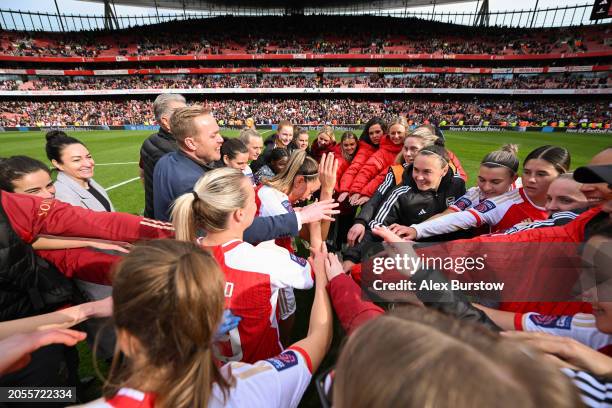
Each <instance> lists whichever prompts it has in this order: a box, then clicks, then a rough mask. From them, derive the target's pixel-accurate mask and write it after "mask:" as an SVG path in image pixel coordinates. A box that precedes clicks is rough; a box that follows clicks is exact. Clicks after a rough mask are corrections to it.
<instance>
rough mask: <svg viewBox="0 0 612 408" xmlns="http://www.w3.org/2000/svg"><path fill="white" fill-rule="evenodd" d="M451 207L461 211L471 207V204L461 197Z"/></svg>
mask: <svg viewBox="0 0 612 408" xmlns="http://www.w3.org/2000/svg"><path fill="white" fill-rule="evenodd" d="M453 205H454V206H455V207H457V208H458V209H460V210H461V211H463V210H465V209H466V208H469V207H470V206H471V205H472V202H471V201H470V200H468V199H467V198H465V197H461V198H460V199H458V200H457V201H455V202H454V204H453Z"/></svg>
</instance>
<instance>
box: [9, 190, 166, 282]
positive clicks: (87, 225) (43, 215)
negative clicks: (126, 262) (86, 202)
mask: <svg viewBox="0 0 612 408" xmlns="http://www.w3.org/2000/svg"><path fill="white" fill-rule="evenodd" d="M1 197H2V198H1V205H2V207H3V208H4V211H5V212H6V215H7V217H8V219H9V222H10V223H11V226H12V227H13V229H14V230H15V232H16V233H17V235H19V237H20V238H21V239H22V240H23V241H24V242H26V243H28V244H31V243H32V242H33V241H34V240H35V239H36V237H38V236H39V235H41V234H47V235H55V236H64V237H82V238H97V239H106V240H112V241H125V242H136V241H138V240H140V239H154V238H170V237H173V236H174V229H173V228H172V225H171V224H168V223H165V222H160V221H155V220H150V219H147V218H143V217H139V216H136V215H131V214H124V213H117V212H96V211H91V210H87V209H84V208H81V207H75V206H72V205H70V204H66V203H63V202H61V201H58V200H52V199H42V198H40V197H36V196H32V195H25V194H15V193H8V192H5V191H3V192H2V195H1ZM37 254H38V255H40V256H41V257H43V258H44V259H46V260H48V261H49V262H52V263H53V264H54V265H56V266H57V268H58V269H59V270H60V271H61V272H62V273H64V274H65V275H66V276H68V277H72V276H75V277H79V278H84V279H85V280H88V281H92V282H94V283H102V284H104V283H106V284H108V283H110V282H108V278H107V276H108V270H109V269H110V267H111V266H112V264H113V263H114V262H116V261H117V260H118V259H119V257H117V256H114V255H109V254H105V253H101V252H97V251H93V250H91V249H89V248H77V249H67V250H54V251H37ZM83 274H85V275H86V276H83Z"/></svg>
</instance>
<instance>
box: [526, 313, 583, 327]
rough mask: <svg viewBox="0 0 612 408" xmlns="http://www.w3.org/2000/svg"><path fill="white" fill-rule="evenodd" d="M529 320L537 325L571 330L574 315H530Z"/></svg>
mask: <svg viewBox="0 0 612 408" xmlns="http://www.w3.org/2000/svg"><path fill="white" fill-rule="evenodd" d="M529 320H531V321H532V322H533V324H535V325H536V326H540V327H548V328H551V329H564V330H569V329H570V328H571V326H572V316H545V315H529Z"/></svg>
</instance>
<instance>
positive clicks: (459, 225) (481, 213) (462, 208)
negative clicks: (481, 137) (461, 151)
mask: <svg viewBox="0 0 612 408" xmlns="http://www.w3.org/2000/svg"><path fill="white" fill-rule="evenodd" d="M509 146H510V147H511V146H512V145H509ZM510 147H508V145H507V146H504V148H505V149H506V150H500V151H496V152H492V153H490V154H489V155H487V156H486V157H485V158H484V159H483V161H482V163H481V167H480V173H481V174H482V173H483V171H491V170H493V171H499V172H500V175H501V176H504V174H503V173H502V172H504V171H505V173H507V174H506V176H505V178H506V179H508V177H510V178H511V180H512V181H511V182H510V183H508V184H507V185H506V186H507V189H506V191H507V192H505V191H496V192H494V193H492V191H493V190H489V189H487V190H485V188H483V186H484V180H483V179H482V178H481V177H479V180H478V182H479V189H478V190H474V189H471V191H470V192H468V194H466V195H464V196H463V197H461V198H460V199H458V200H456V201H455V203H454V204H453V206H451V207H450V209H449V213H447V214H446V215H442V216H439V217H432V218H431V219H429V220H427V221H424V222H421V223H420V224H413V225H411V226H410V227H401V226H394V228H392V231H393V232H395V233H396V234H398V233H399V235H401V236H402V237H404V238H405V239H409V240H415V239H425V238H429V237H433V236H436V235H443V234H449V233H452V232H455V231H459V230H465V229H469V228H474V227H481V226H487V227H488V230H487V231H481V232H482V233H491V232H493V233H496V232H503V231H505V230H507V229H508V228H511V227H513V226H514V225H516V224H518V223H520V222H531V221H538V220H544V219H546V218H547V217H548V214H547V212H546V209H545V208H544V205H545V203H546V193H547V191H548V187H549V186H550V183H551V182H552V181H553V180H554V179H555V178H556V177H558V176H559V175H561V174H563V173H565V172H567V170H568V169H569V165H570V158H569V152H568V151H567V150H566V149H564V148H562V147H555V146H542V147H539V148H537V149H535V150H533V151H532V152H530V153H529V154H528V155H527V158H526V160H525V163H524V166H523V178H522V179H521V183H522V184H523V186H521V187H519V188H516V189H512V190H510V191H508V189H510V188H511V186H512V183H514V181H515V180H516V178H517V175H516V169H517V168H518V158H517V157H516V150H514V151H513V150H512V149H510ZM512 151H513V152H512ZM501 154H505V155H507V156H508V157H512V156H513V157H514V163H513V165H510V166H509V165H508V164H507V163H506V162H505V160H495V161H491V160H490V158H489V156H492V157H494V156H495V155H497V156H500V155H501ZM490 166H491V167H493V169H489V167H490ZM495 167H497V169H495ZM496 181H499V180H496ZM481 183H483V186H481ZM487 195H489V197H487Z"/></svg>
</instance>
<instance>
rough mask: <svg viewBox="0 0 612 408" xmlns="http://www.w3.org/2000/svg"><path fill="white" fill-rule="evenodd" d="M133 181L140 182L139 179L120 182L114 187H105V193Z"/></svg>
mask: <svg viewBox="0 0 612 408" xmlns="http://www.w3.org/2000/svg"><path fill="white" fill-rule="evenodd" d="M135 180H140V177H134V178H131V179H129V180H125V181H122V182H121V183H117V184H115V185H112V186H110V187H106V191H110V190H113V189H115V188H117V187H121V186H123V185H124V184H127V183H131V182H132V181H135Z"/></svg>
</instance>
